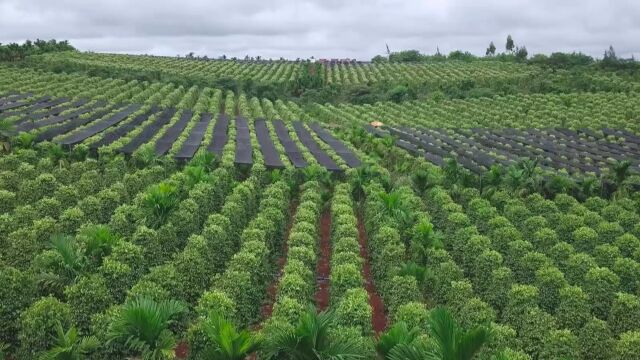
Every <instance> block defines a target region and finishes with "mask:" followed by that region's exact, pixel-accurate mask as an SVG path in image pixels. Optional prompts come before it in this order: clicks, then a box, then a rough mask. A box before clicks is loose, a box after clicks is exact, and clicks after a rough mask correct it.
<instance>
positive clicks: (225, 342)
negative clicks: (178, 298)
mask: <svg viewBox="0 0 640 360" xmlns="http://www.w3.org/2000/svg"><path fill="white" fill-rule="evenodd" d="M204 332H205V334H206V336H207V339H208V340H209V343H210V346H209V347H208V348H207V349H206V350H205V355H206V357H207V358H209V359H215V360H243V359H244V358H246V357H247V355H249V354H251V353H252V352H254V351H257V350H258V349H259V348H260V345H261V338H260V337H258V336H256V335H253V334H251V333H250V332H249V331H248V330H241V331H238V330H237V329H236V328H235V327H234V326H233V324H232V323H231V322H229V321H227V320H226V319H225V318H224V317H222V316H221V315H219V314H217V313H212V314H209V317H208V318H207V320H206V321H205V323H204Z"/></svg>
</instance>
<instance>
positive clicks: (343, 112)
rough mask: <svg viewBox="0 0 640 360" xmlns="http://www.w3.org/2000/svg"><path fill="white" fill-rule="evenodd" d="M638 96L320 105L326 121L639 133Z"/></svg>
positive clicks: (542, 96)
mask: <svg viewBox="0 0 640 360" xmlns="http://www.w3.org/2000/svg"><path fill="white" fill-rule="evenodd" d="M638 104H640V102H639V101H638V95H637V94H636V93H629V94H626V93H605V92H602V93H572V94H537V95H509V96H498V97H494V98H479V99H467V100H441V101H434V100H429V101H415V102H405V103H402V104H395V103H390V102H381V103H377V104H374V105H350V104H341V105H329V104H327V105H316V109H315V113H316V114H317V116H318V117H319V118H321V119H322V120H325V121H327V122H336V123H340V122H343V123H344V122H345V121H347V122H349V123H354V124H363V123H369V122H372V121H381V122H383V123H388V124H390V125H402V126H410V127H411V126H413V127H416V126H419V127H424V128H473V127H485V128H546V127H565V128H574V129H577V128H583V127H584V128H592V129H598V128H602V127H610V128H619V129H628V130H630V131H633V132H635V133H638V132H640V127H638V122H637V121H633V120H634V119H638V117H640V105H638Z"/></svg>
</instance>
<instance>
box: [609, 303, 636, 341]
mask: <svg viewBox="0 0 640 360" xmlns="http://www.w3.org/2000/svg"><path fill="white" fill-rule="evenodd" d="M608 323H609V328H611V331H613V334H614V335H616V336H618V335H620V334H622V333H624V332H627V331H632V330H637V329H638V325H639V324H640V299H638V297H637V296H635V295H631V294H625V293H618V294H617V296H616V299H615V300H614V301H613V304H612V305H611V311H610V313H609V320H608Z"/></svg>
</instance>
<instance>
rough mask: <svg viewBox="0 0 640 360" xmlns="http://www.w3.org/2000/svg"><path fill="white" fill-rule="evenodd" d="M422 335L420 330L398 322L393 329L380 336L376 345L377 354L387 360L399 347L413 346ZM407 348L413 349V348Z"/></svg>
mask: <svg viewBox="0 0 640 360" xmlns="http://www.w3.org/2000/svg"><path fill="white" fill-rule="evenodd" d="M419 335H420V329H419V328H416V327H414V328H412V329H409V327H408V326H407V324H406V323H405V322H402V321H401V322H398V323H396V324H395V325H393V327H392V328H391V329H389V330H388V331H387V332H385V333H384V334H382V335H380V338H379V339H378V343H377V344H376V352H377V353H378V355H379V356H380V357H382V358H383V359H387V358H388V356H389V355H390V354H391V350H393V348H395V347H396V346H398V345H412V344H413V343H414V341H415V340H416V339H417V338H418V336H419ZM406 348H409V349H411V348H412V347H411V346H407V347H406Z"/></svg>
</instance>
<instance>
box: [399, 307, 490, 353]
mask: <svg viewBox="0 0 640 360" xmlns="http://www.w3.org/2000/svg"><path fill="white" fill-rule="evenodd" d="M429 332H430V335H431V336H430V337H431V339H432V343H430V344H429V345H428V346H427V345H424V344H415V345H414V344H406V343H401V344H398V345H396V346H394V347H393V348H392V349H391V350H390V351H389V356H388V359H389V360H425V359H427V360H471V359H473V357H474V356H475V355H476V354H477V353H478V352H479V351H480V349H481V348H482V346H483V345H484V344H485V343H486V342H487V341H488V340H489V336H490V332H489V330H487V329H486V328H484V327H476V328H474V329H471V330H468V331H467V330H464V329H461V328H460V327H458V324H456V322H455V320H454V319H453V317H452V316H451V314H449V312H448V311H447V310H445V309H442V308H438V309H435V310H432V311H431V314H430V315H429Z"/></svg>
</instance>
